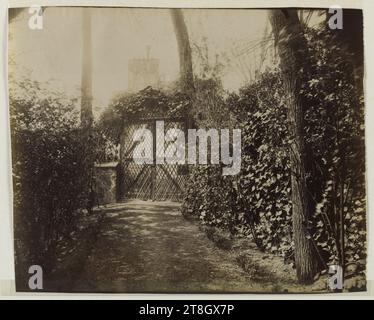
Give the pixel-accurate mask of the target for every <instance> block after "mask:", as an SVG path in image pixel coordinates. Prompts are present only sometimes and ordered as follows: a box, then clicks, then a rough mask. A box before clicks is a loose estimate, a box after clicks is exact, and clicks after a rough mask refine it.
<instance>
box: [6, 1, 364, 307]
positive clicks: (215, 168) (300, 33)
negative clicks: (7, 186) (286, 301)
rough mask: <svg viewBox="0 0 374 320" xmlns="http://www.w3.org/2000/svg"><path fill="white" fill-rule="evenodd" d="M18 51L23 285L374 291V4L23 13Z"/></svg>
mask: <svg viewBox="0 0 374 320" xmlns="http://www.w3.org/2000/svg"><path fill="white" fill-rule="evenodd" d="M7 63H8V66H7V68H8V95H9V123H10V140H11V167H12V188H13V198H12V201H13V202H12V205H13V232H14V233H13V237H14V264H15V280H16V291H17V292H35V293H38V292H48V293H52V292H54V293H100V294H104V293H152V294H157V293H170V294H176V293H178V294H180V293H183V294H190V293H199V294H206V293H222V294H233V293H246V294H248V293H250V294H256V293H277V294H287V293H293V294H304V293H308V294H310V293H313V294H321V293H334V294H339V293H347V292H366V291H367V281H366V280H367V279H366V272H367V268H366V263H367V228H366V225H367V216H366V212H367V201H366V171H365V169H366V162H365V101H364V44H363V12H362V10H361V9H346V8H341V7H339V6H333V7H326V8H318V9H317V8H303V7H300V8H292V7H289V8H276V7H274V8H266V9H265V8H264V9H260V8H258V9H255V8H235V9H230V8H225V9H223V8H205V9H203V8H151V7H148V8H140V7H139V8H135V7H94V6H92V7H89V6H87V7H78V6H70V7H69V6H46V7H42V6H37V5H33V6H31V7H20V8H9V11H8V62H7ZM146 311H147V312H149V310H144V312H146Z"/></svg>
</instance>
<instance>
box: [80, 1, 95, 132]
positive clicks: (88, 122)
mask: <svg viewBox="0 0 374 320" xmlns="http://www.w3.org/2000/svg"><path fill="white" fill-rule="evenodd" d="M82 14H83V23H82V78H81V126H82V129H85V130H87V131H89V129H90V128H91V126H92V122H93V114H92V40H91V11H90V8H83V13H82Z"/></svg>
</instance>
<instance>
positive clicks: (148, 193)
mask: <svg viewBox="0 0 374 320" xmlns="http://www.w3.org/2000/svg"><path fill="white" fill-rule="evenodd" d="M161 120H162V121H164V128H165V133H166V132H167V131H168V130H169V129H172V128H176V129H181V130H182V131H183V132H184V133H186V130H185V129H186V120H185V119H184V118H159V119H156V118H152V119H138V120H136V121H131V122H129V123H127V124H126V125H125V127H124V131H123V133H122V136H121V150H120V157H121V177H120V190H121V194H122V198H123V199H134V198H135V199H143V200H149V199H151V200H159V201H164V200H171V201H181V200H182V197H183V193H184V188H185V180H186V173H187V167H186V166H185V165H179V164H167V163H165V164H156V153H157V150H156V148H157V147H159V146H158V145H157V144H156V121H161ZM137 129H149V130H150V131H151V132H152V142H151V143H148V145H146V148H149V149H148V150H147V151H149V152H151V154H152V155H153V163H152V164H138V163H136V162H135V161H134V156H135V157H136V155H134V150H135V147H136V146H137V145H138V144H139V143H140V142H137V141H134V139H133V135H134V132H135V130H137ZM168 156H172V155H169V154H167V145H165V157H168Z"/></svg>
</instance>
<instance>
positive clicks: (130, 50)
mask: <svg viewBox="0 0 374 320" xmlns="http://www.w3.org/2000/svg"><path fill="white" fill-rule="evenodd" d="M82 10H87V9H85V8H80V7H53V8H52V7H48V8H47V9H46V10H45V11H44V13H43V29H42V30H31V29H30V28H29V27H28V20H29V18H30V16H31V15H30V14H29V13H28V11H27V10H25V11H24V12H22V13H21V14H20V15H19V16H18V17H17V18H16V19H15V20H13V21H12V22H11V23H10V26H9V34H10V36H9V56H10V58H11V60H12V61H14V65H13V64H12V65H11V66H10V72H13V73H14V74H15V76H19V75H21V74H22V73H25V72H26V70H27V71H28V72H31V77H32V78H33V79H34V80H37V81H40V82H46V81H52V82H53V85H54V86H56V88H58V89H60V90H62V91H63V92H66V93H67V94H68V95H79V88H80V81H81V62H82V60H81V59H82V57H81V55H82V51H81V50H82V48H81V46H82V44H81V40H82V32H81V24H82ZM89 10H91V11H92V46H93V58H92V59H93V60H92V63H93V70H92V72H93V74H92V79H93V105H94V109H95V110H103V109H104V108H105V107H106V106H107V105H108V104H109V102H110V100H111V98H112V97H113V96H114V95H115V94H116V93H118V92H121V91H125V90H126V89H127V88H128V73H127V72H128V71H127V67H128V60H129V59H132V58H143V57H145V56H146V48H147V46H149V47H150V56H151V57H152V58H157V59H159V63H160V65H159V68H160V75H161V77H162V79H163V80H164V81H166V82H170V81H173V80H175V79H177V77H178V72H179V61H178V49H177V42H176V38H175V34H174V30H173V25H172V21H171V17H170V12H169V10H168V9H144V8H90V9H89ZM183 12H184V16H185V21H186V25H187V28H188V32H189V36H190V41H191V44H192V46H193V47H194V45H195V44H197V45H199V46H201V45H202V44H203V43H204V41H205V43H206V44H207V47H208V51H209V54H210V56H211V57H215V55H216V54H218V55H220V56H227V57H229V59H230V61H231V62H229V61H227V60H225V59H223V60H221V61H222V62H224V64H225V67H224V70H223V74H222V81H223V85H224V87H225V89H227V90H229V91H233V90H237V89H238V88H239V87H240V86H242V85H243V84H244V82H245V81H246V79H247V80H248V74H246V73H248V72H250V71H248V72H247V71H246V67H245V66H243V64H242V65H239V64H238V61H239V60H240V59H239V60H238V59H236V60H235V59H232V57H233V52H236V53H237V52H240V51H241V50H243V51H244V54H243V55H242V57H243V61H242V63H244V64H246V66H247V67H248V68H249V69H251V68H253V66H254V64H255V63H254V62H256V61H257V59H258V56H256V54H258V52H257V53H256V52H252V51H250V50H249V51H248V48H251V47H253V45H254V44H256V43H258V42H259V41H261V39H262V38H263V36H264V33H265V32H268V31H269V23H268V18H267V11H266V10H253V9H236V10H235V9H234V10H227V9H185V10H184V11H183ZM204 39H205V40H204Z"/></svg>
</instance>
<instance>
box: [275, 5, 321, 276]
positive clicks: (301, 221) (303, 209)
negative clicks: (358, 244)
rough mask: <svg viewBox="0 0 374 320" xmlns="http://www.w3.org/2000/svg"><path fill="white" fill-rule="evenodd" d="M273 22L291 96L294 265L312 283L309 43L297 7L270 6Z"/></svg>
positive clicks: (287, 89)
mask: <svg viewBox="0 0 374 320" xmlns="http://www.w3.org/2000/svg"><path fill="white" fill-rule="evenodd" d="M270 22H271V24H272V28H273V32H274V36H275V40H276V45H277V49H278V53H279V57H280V67H281V70H282V73H283V80H284V86H285V91H286V94H287V100H288V101H287V104H288V112H287V114H288V119H287V120H288V123H289V131H290V135H291V145H290V165H291V171H292V174H291V188H292V191H291V193H292V212H293V213H292V223H293V239H294V243H295V248H294V251H295V265H296V271H297V277H298V280H299V282H301V283H310V282H312V281H313V278H314V276H315V274H316V272H317V266H318V264H317V259H316V252H315V249H314V247H313V242H312V240H311V235H310V234H309V231H308V224H309V217H310V215H311V210H312V205H311V195H310V194H309V193H308V188H307V175H308V174H309V173H310V172H308V169H309V168H310V165H309V163H308V161H309V160H310V158H308V155H307V149H306V143H305V132H304V114H305V109H306V106H305V103H303V101H302V98H301V94H300V92H301V87H302V80H301V73H302V72H303V68H304V69H305V67H306V65H307V60H306V57H307V43H306V39H305V36H304V34H303V31H302V27H301V24H300V21H299V17H298V15H297V11H296V10H293V9H277V10H271V11H270Z"/></svg>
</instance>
